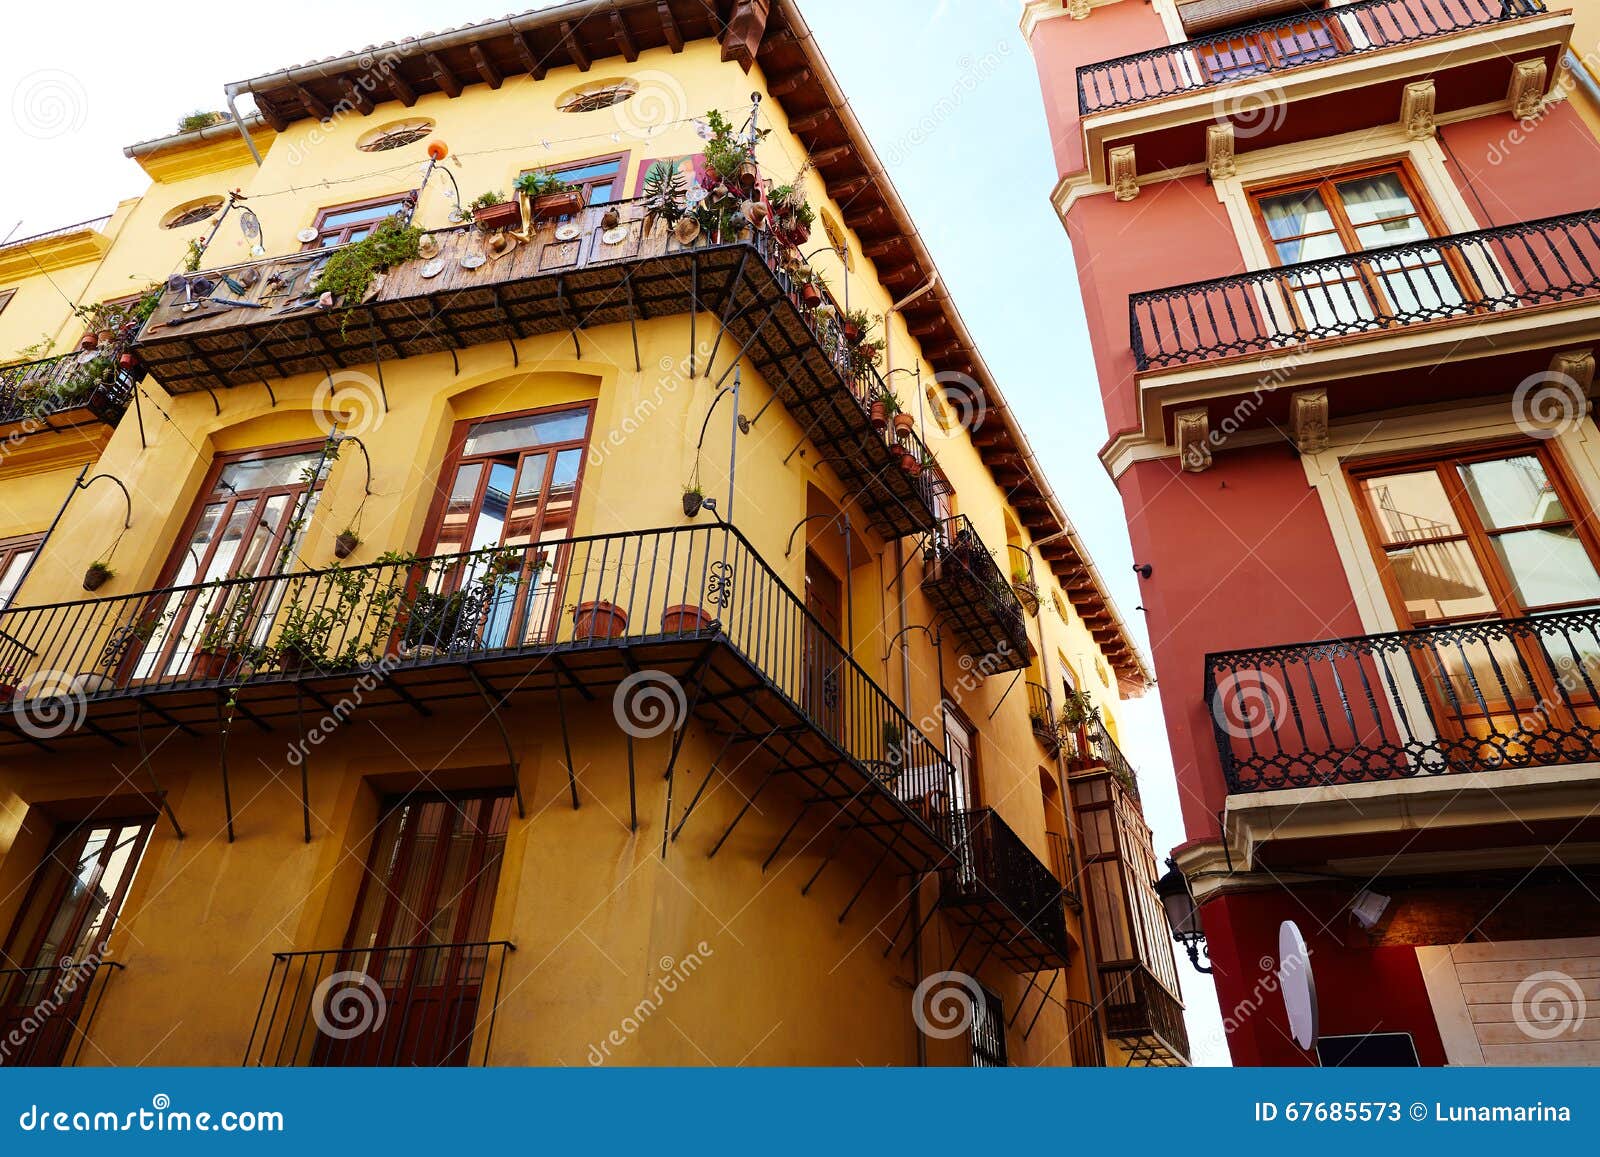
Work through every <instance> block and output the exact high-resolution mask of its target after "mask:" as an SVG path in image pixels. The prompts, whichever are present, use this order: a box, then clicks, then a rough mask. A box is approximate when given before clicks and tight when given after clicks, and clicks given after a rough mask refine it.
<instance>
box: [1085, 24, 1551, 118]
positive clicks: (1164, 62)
mask: <svg viewBox="0 0 1600 1157" xmlns="http://www.w3.org/2000/svg"><path fill="white" fill-rule="evenodd" d="M1544 11H1545V6H1544V4H1543V3H1541V2H1540V0H1364V2H1363V3H1356V4H1346V5H1341V6H1339V7H1336V8H1329V9H1327V10H1326V11H1324V12H1308V11H1303V10H1302V11H1299V12H1296V13H1295V14H1294V15H1293V16H1283V17H1278V18H1277V19H1273V20H1263V21H1260V22H1259V23H1255V24H1247V25H1243V26H1241V27H1238V28H1230V29H1228V30H1227V31H1226V32H1222V33H1218V34H1217V35H1215V36H1207V37H1198V38H1196V39H1194V40H1189V41H1185V42H1184V43H1182V44H1172V45H1167V46H1164V47H1162V48H1156V49H1151V50H1150V51H1148V52H1138V53H1134V54H1132V55H1129V56H1119V57H1117V58H1116V59H1114V60H1105V61H1100V62H1099V63H1096V64H1085V65H1080V66H1079V68H1078V110H1079V112H1080V113H1081V114H1082V115H1084V116H1088V115H1089V114H1091V113H1097V112H1105V111H1107V110H1108V109H1116V108H1123V107H1125V106H1128V105H1134V104H1140V103H1142V102H1144V101H1147V100H1154V99H1156V98H1158V97H1165V96H1172V95H1175V94H1177V93H1185V92H1194V91H1197V90H1200V89H1208V88H1216V87H1218V86H1220V85H1224V84H1228V83H1229V82H1232V81H1237V80H1246V79H1249V78H1251V77H1256V76H1262V75H1265V74H1268V73H1274V72H1281V71H1283V70H1285V69H1290V68H1298V67H1300V66H1302V65H1307V64H1315V63H1317V62H1318V61H1323V60H1332V59H1334V58H1336V57H1343V56H1358V55H1362V54H1365V53H1369V52H1378V51H1382V50H1383V49H1386V48H1394V47H1396V46H1398V45H1404V44H1415V43H1417V42H1419V41H1425V40H1432V39H1434V38H1436V37H1439V36H1448V35H1450V34H1452V33H1457V32H1464V31H1466V30H1468V29H1471V28H1487V27H1492V26H1494V25H1497V24H1503V23H1506V22H1507V21H1511V20H1520V19H1523V18H1525V17H1529V16H1537V15H1539V14H1541V13H1543V12H1544Z"/></svg>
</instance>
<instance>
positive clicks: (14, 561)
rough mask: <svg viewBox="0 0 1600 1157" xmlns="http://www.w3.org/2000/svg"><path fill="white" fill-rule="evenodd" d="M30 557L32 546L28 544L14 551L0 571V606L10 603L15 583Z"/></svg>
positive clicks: (15, 588) (31, 556) (15, 587)
mask: <svg viewBox="0 0 1600 1157" xmlns="http://www.w3.org/2000/svg"><path fill="white" fill-rule="evenodd" d="M32 558H33V547H31V546H30V547H25V548H23V549H22V550H19V551H17V552H15V553H14V554H13V555H12V556H11V558H10V559H9V560H7V562H6V566H5V570H4V571H0V607H5V606H9V605H10V603H11V598H12V596H13V595H15V594H16V593H17V584H18V583H20V582H21V581H22V573H23V571H25V570H27V569H28V563H29V562H30V561H31V560H32Z"/></svg>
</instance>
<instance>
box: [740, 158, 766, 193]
mask: <svg viewBox="0 0 1600 1157" xmlns="http://www.w3.org/2000/svg"><path fill="white" fill-rule="evenodd" d="M760 176H761V171H760V170H759V169H757V168H756V163H755V162H754V161H741V162H739V172H738V174H737V177H738V180H739V187H740V188H741V189H754V188H755V187H756V181H757V179H759V178H760Z"/></svg>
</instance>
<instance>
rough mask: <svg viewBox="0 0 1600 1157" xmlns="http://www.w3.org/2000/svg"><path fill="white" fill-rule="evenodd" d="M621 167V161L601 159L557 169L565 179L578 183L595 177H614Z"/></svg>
mask: <svg viewBox="0 0 1600 1157" xmlns="http://www.w3.org/2000/svg"><path fill="white" fill-rule="evenodd" d="M621 167H622V162H621V161H600V162H597V163H595V164H592V165H578V166H577V167H576V168H571V169H557V170H556V173H557V174H558V175H559V176H560V177H561V179H562V180H563V181H571V182H572V183H573V184H574V185H576V184H580V183H582V182H584V181H587V180H590V179H591V178H594V177H614V176H616V175H617V171H618V170H619V169H621Z"/></svg>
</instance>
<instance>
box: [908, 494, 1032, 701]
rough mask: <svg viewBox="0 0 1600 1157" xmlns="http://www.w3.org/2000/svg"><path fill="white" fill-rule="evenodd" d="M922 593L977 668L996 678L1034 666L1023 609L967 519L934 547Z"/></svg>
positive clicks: (946, 530) (951, 524)
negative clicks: (1005, 673)
mask: <svg viewBox="0 0 1600 1157" xmlns="http://www.w3.org/2000/svg"><path fill="white" fill-rule="evenodd" d="M922 592H923V594H925V595H927V596H928V598H929V600H930V601H931V602H932V603H933V604H934V606H935V607H936V608H937V609H938V611H939V614H940V616H941V617H942V618H943V620H944V622H945V623H946V625H948V627H949V628H950V631H951V633H952V634H953V635H955V638H956V645H957V647H958V649H959V650H960V652H961V654H962V655H965V656H967V657H968V658H969V659H971V660H972V661H973V662H972V663H971V665H970V666H971V668H972V669H976V670H978V671H980V672H981V673H982V674H985V675H990V674H995V673H997V672H1000V671H1020V670H1022V669H1023V668H1024V667H1026V666H1027V665H1028V662H1029V659H1030V657H1031V655H1032V653H1033V646H1032V644H1031V643H1029V642H1028V624H1027V619H1026V616H1025V615H1024V613H1023V610H1022V604H1021V603H1020V602H1018V601H1017V595H1016V592H1015V591H1014V590H1012V589H1011V583H1010V581H1009V580H1008V579H1007V578H1006V576H1005V575H1004V574H1003V573H1002V572H1001V570H1000V567H999V566H998V565H997V564H996V563H995V560H994V555H992V554H990V553H989V550H988V548H987V547H985V546H984V545H983V540H982V539H981V538H979V537H978V532H977V531H976V530H975V529H973V526H972V523H971V522H970V521H968V519H967V517H966V516H965V515H958V516H956V517H955V518H952V519H949V520H948V521H947V522H946V523H945V524H944V525H943V526H941V527H940V529H939V532H938V533H937V534H936V535H935V536H934V537H933V538H932V540H931V541H930V542H929V543H928V547H927V550H926V553H925V554H924V556H923V571H922Z"/></svg>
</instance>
